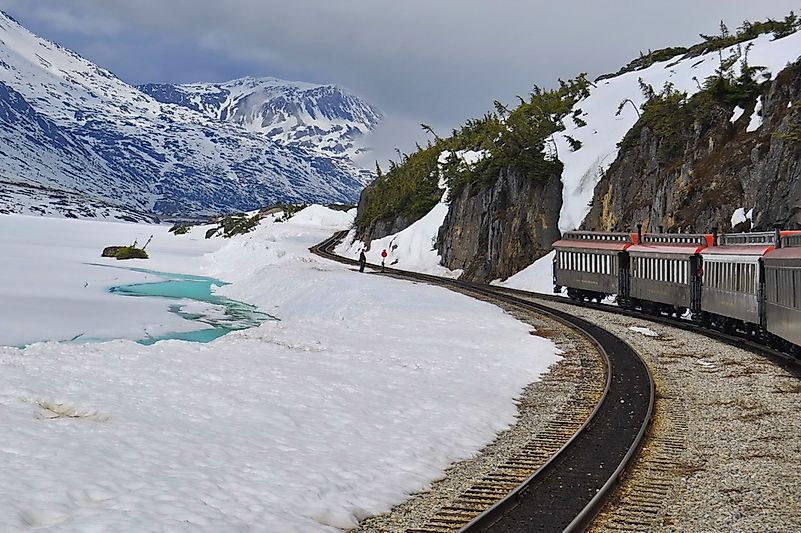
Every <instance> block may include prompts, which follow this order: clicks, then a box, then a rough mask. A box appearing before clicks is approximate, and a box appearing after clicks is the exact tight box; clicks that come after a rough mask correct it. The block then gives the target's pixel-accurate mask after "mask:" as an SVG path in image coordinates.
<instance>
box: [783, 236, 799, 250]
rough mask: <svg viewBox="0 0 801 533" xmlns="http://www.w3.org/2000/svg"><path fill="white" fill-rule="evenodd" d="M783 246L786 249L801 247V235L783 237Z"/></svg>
mask: <svg viewBox="0 0 801 533" xmlns="http://www.w3.org/2000/svg"><path fill="white" fill-rule="evenodd" d="M782 246H783V247H785V248H797V247H801V234H795V235H785V236H783V237H782Z"/></svg>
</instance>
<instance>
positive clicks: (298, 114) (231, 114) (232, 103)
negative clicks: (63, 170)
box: [139, 78, 381, 159]
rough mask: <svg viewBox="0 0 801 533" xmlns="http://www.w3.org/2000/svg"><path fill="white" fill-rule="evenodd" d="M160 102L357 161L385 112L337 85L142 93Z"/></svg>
mask: <svg viewBox="0 0 801 533" xmlns="http://www.w3.org/2000/svg"><path fill="white" fill-rule="evenodd" d="M139 89H141V90H142V92H144V93H146V94H149V95H150V96H152V97H153V98H155V99H156V100H158V101H160V102H163V103H168V104H176V105H180V106H183V107H186V108H188V109H192V110H194V111H198V112H200V113H203V114H205V115H207V116H209V117H211V118H213V119H216V120H220V121H223V122H230V123H233V124H238V125H240V126H243V127H244V128H245V129H247V130H248V131H252V132H258V133H263V134H265V135H267V136H268V137H269V138H270V139H272V140H274V141H276V142H278V143H281V144H283V145H286V146H298V147H302V148H305V149H308V150H311V151H314V152H317V153H319V154H321V155H325V156H330V157H337V158H339V157H347V158H351V159H352V158H353V157H355V156H356V155H358V154H359V153H360V152H362V151H363V147H362V145H361V142H360V141H361V140H362V137H363V136H364V135H365V134H366V133H368V132H369V131H371V130H372V129H374V128H375V127H376V126H377V125H378V123H379V121H380V120H381V112H380V111H378V110H377V109H376V108H374V107H372V106H370V105H369V104H368V103H367V102H365V101H364V100H362V99H360V98H359V97H357V96H355V95H353V94H351V93H348V92H347V91H345V90H344V89H342V88H340V87H337V86H334V85H313V84H308V83H301V82H288V81H284V80H279V79H276V78H243V79H239V80H233V81H229V82H226V83H196V84H189V85H168V84H150V85H142V86H140V87H139Z"/></svg>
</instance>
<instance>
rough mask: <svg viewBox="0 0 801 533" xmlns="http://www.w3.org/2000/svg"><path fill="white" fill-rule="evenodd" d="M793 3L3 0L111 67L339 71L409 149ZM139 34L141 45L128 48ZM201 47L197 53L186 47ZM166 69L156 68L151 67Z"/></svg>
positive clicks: (196, 73) (185, 77) (317, 77)
mask: <svg viewBox="0 0 801 533" xmlns="http://www.w3.org/2000/svg"><path fill="white" fill-rule="evenodd" d="M32 4H33V6H34V7H31V6H32ZM794 4H795V2H793V1H784V0H765V1H763V2H759V3H757V2H754V1H753V0H725V1H724V0H717V1H704V2H699V1H697V0H675V1H673V2H642V1H636V0H600V1H590V0H587V1H585V2H576V1H574V2H561V3H557V2H553V1H539V0H537V1H532V0H529V1H526V0H495V1H493V2H488V1H486V0H404V1H387V0H338V1H336V0H292V1H290V2H278V1H274V0H226V1H215V0H170V1H169V2H165V1H163V0H136V1H125V2H120V1H117V2H114V1H109V0H38V1H36V0H25V1H24V2H21V1H20V0H0V6H5V7H7V8H8V9H10V10H11V12H12V14H13V15H15V16H18V17H20V18H22V19H23V22H28V21H29V20H30V21H32V22H35V23H36V26H37V27H36V28H34V29H36V30H38V31H39V32H40V33H45V34H46V36H49V37H51V38H54V39H56V40H61V41H63V44H65V45H66V46H69V47H72V48H75V49H76V50H77V51H78V52H81V53H85V54H86V55H88V56H89V57H90V59H93V60H96V61H98V62H100V61H99V59H100V58H102V59H103V61H102V64H103V66H104V67H107V68H110V69H111V70H113V71H115V72H117V73H118V74H120V75H121V76H122V77H123V78H125V79H127V80H129V81H132V82H144V81H190V79H191V80H193V81H200V80H201V79H208V80H212V79H214V78H216V77H217V76H220V75H222V76H225V75H233V74H236V75H241V74H245V73H249V74H252V75H274V76H278V77H284V78H288V79H303V80H306V81H313V82H335V83H339V84H341V85H344V86H346V87H348V88H350V89H352V90H354V91H355V92H357V93H359V94H362V95H363V96H365V97H366V98H368V99H369V100H370V101H371V102H373V103H375V104H377V105H378V106H380V107H381V108H383V109H384V110H385V111H386V112H387V114H388V115H389V116H391V117H393V122H392V124H395V125H398V124H402V126H398V127H397V129H396V130H395V131H396V132H397V133H393V131H385V132H384V133H383V134H381V135H380V136H379V137H378V138H377V139H375V142H376V144H378V145H382V146H383V145H385V144H386V145H388V146H389V145H391V144H393V143H395V145H397V146H400V147H401V148H403V149H405V150H408V149H409V148H410V146H413V142H414V140H421V139H423V138H424V136H423V135H422V132H417V134H416V139H408V138H407V137H408V136H409V135H414V133H413V132H412V131H411V130H412V129H413V127H416V124H417V123H419V122H423V121H425V122H428V123H430V124H432V125H433V126H435V128H436V129H439V130H440V131H443V132H447V131H448V130H450V129H451V128H453V127H456V126H458V124H460V123H461V122H462V121H463V120H464V119H466V118H468V117H471V116H479V115H481V114H482V113H483V112H484V111H486V110H488V109H490V108H491V106H492V101H493V100H494V99H500V100H503V101H506V102H510V101H512V100H513V99H514V96H515V95H516V94H526V93H527V92H528V91H529V90H530V88H531V86H532V84H534V83H536V84H539V85H541V86H546V87H548V86H553V85H554V84H555V82H556V79H557V78H559V77H562V78H565V77H570V76H573V75H575V74H577V73H578V72H583V71H586V72H589V73H590V75H598V74H601V73H603V72H607V71H613V70H616V69H617V68H618V67H620V66H621V65H622V64H624V63H626V62H627V61H628V60H630V59H632V58H634V57H636V56H637V54H638V53H639V51H641V50H643V51H646V50H648V49H649V48H650V49H654V48H659V47H664V46H673V45H681V44H692V43H694V42H696V41H697V40H698V36H697V35H698V33H714V32H715V31H717V26H718V22H719V21H720V20H721V19H723V20H725V21H726V23H727V24H729V26H730V27H731V28H734V27H736V26H738V25H739V24H740V22H741V21H742V20H744V19H749V20H757V19H762V18H765V17H768V16H771V17H774V18H779V17H783V16H784V15H785V14H787V12H789V11H790V9H792V8H793V7H795V6H794ZM48 29H51V30H52V31H54V32H55V33H56V35H47V33H46V30H48ZM115 35H116V36H117V37H115ZM59 38H60V39H59ZM115 39H117V41H115ZM137 39H140V41H141V44H142V46H141V51H140V53H139V54H136V53H134V54H132V50H133V49H135V48H136V43H137ZM115 42H118V43H121V44H120V46H119V49H117V48H115ZM192 50H194V51H195V53H197V55H198V56H199V57H200V58H202V60H197V59H196V60H194V61H192V60H187V59H188V58H189V56H190V54H191V53H192ZM90 52H91V53H90ZM92 54H94V57H93V55H92ZM159 65H164V67H162V68H159ZM204 65H205V68H204ZM248 71H249V72H248ZM160 72H161V73H163V77H162V78H161V79H152V78H147V79H144V78H143V77H142V76H152V75H154V74H156V75H158V73H160ZM204 74H205V76H204ZM190 76H193V78H190ZM385 130H388V128H385Z"/></svg>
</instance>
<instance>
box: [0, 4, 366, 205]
mask: <svg viewBox="0 0 801 533" xmlns="http://www.w3.org/2000/svg"><path fill="white" fill-rule="evenodd" d="M0 41H2V46H0V154H2V155H3V156H4V157H3V158H2V160H1V161H0V177H2V178H3V180H4V181H5V182H6V183H19V184H28V185H36V186H40V187H43V188H44V189H48V188H52V189H54V190H60V191H64V192H66V193H69V197H70V198H84V199H85V201H86V202H87V203H88V204H92V203H93V202H96V203H97V204H98V209H97V216H103V215H102V213H103V212H104V210H105V211H108V209H107V206H113V207H115V210H114V212H117V211H121V212H125V211H128V212H131V213H138V214H140V215H141V214H148V213H155V214H158V215H162V216H172V215H187V216H206V215H211V214H217V213H219V212H227V211H244V210H251V209H256V208H258V207H261V206H263V205H267V204H272V203H276V202H292V203H300V202H318V203H335V202H339V203H352V202H353V201H354V200H355V199H356V198H357V196H358V194H359V191H360V190H361V188H362V187H363V185H364V183H365V181H367V180H368V179H369V172H367V171H365V170H363V169H359V168H358V167H356V165H354V164H353V162H352V161H351V160H350V159H349V157H348V154H347V153H343V154H341V155H340V156H339V157H333V156H331V155H327V154H326V153H325V151H324V150H316V149H313V148H314V147H309V146H308V145H304V144H302V143H294V144H293V143H281V142H276V141H275V140H273V139H271V138H270V137H269V136H268V135H265V134H264V133H262V132H258V131H248V130H247V129H246V128H244V127H242V126H241V125H238V124H235V123H231V122H230V121H221V120H215V119H213V118H211V117H209V116H207V115H205V114H202V113H198V112H196V111H193V110H191V109H188V108H186V107H182V106H179V105H174V104H168V103H163V102H159V101H158V100H156V99H154V98H152V97H151V96H149V95H147V94H145V93H144V92H142V91H140V90H139V89H137V88H135V87H133V86H130V85H128V84H126V83H125V82H123V81H122V80H120V79H119V78H117V77H116V76H115V75H114V74H113V73H111V72H110V71H108V70H106V69H103V68H102V67H99V66H97V65H95V64H94V63H92V62H90V61H88V60H86V59H85V58H83V57H81V56H80V55H78V54H76V53H75V52H72V51H70V50H68V49H66V48H64V47H62V46H60V45H58V44H57V43H53V42H51V41H48V40H47V39H43V38H41V37H39V36H37V35H35V34H33V33H32V32H30V31H28V30H27V29H25V28H24V27H23V26H21V25H20V24H19V23H18V22H16V21H15V20H14V19H13V18H12V17H10V16H8V15H7V14H5V13H2V12H0ZM365 105H366V104H365ZM19 198H20V197H19V195H6V197H4V198H0V211H2V212H23V211H25V212H28V211H30V210H29V209H28V208H29V207H30V205H27V204H25V203H24V202H22V203H21V202H20V200H19ZM31 201H33V200H31ZM36 201H37V202H45V203H46V202H47V199H46V197H44V196H43V197H42V198H40V199H39V200H36ZM101 206H102V207H101ZM45 207H46V206H45V205H44V204H41V205H38V207H37V208H36V209H34V212H36V211H40V210H44V211H47V212H48V213H49V214H53V209H51V208H52V207H53V206H49V207H47V208H45ZM39 208H41V209H39ZM26 210H27V211H26ZM56 211H57V212H58V213H61V214H62V215H64V214H65V213H66V211H65V210H64V209H61V210H56ZM73 212H74V211H73ZM80 212H81V216H87V215H86V214H87V213H89V211H87V210H81V211H80Z"/></svg>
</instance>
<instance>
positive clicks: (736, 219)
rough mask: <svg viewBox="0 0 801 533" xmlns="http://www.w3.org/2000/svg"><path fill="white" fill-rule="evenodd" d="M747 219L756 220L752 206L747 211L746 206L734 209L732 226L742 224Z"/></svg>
mask: <svg viewBox="0 0 801 533" xmlns="http://www.w3.org/2000/svg"><path fill="white" fill-rule="evenodd" d="M746 220H751V221H753V220H754V209H753V208H752V209H751V210H750V211H748V212H747V213H746V212H745V208H744V207H740V208H738V209H735V210H734V213H732V215H731V227H732V228H733V227H735V226H736V225H737V224H742V223H743V222H745V221H746Z"/></svg>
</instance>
